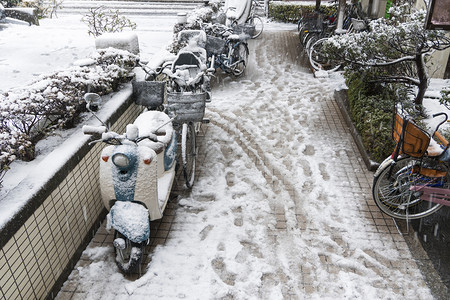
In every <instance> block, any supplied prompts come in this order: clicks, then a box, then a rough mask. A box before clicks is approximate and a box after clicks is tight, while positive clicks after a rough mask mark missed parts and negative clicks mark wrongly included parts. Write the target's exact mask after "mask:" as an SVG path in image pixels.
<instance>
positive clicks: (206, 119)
mask: <svg viewBox="0 0 450 300" xmlns="http://www.w3.org/2000/svg"><path fill="white" fill-rule="evenodd" d="M209 122H210V120H209V119H208V118H204V119H203V120H202V124H209Z"/></svg>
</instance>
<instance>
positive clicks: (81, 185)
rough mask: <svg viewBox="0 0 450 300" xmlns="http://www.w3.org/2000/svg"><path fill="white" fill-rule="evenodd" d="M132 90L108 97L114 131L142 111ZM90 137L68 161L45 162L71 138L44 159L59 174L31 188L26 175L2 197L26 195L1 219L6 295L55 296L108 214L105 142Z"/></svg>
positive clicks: (0, 291)
mask: <svg viewBox="0 0 450 300" xmlns="http://www.w3.org/2000/svg"><path fill="white" fill-rule="evenodd" d="M131 94H132V89H131V85H130V84H127V86H126V87H125V88H124V89H123V90H121V91H120V92H119V93H118V94H117V95H116V101H114V97H113V98H112V99H111V100H109V101H108V104H107V106H109V107H108V111H109V113H104V114H101V115H102V116H104V118H103V117H102V118H103V119H104V120H105V121H106V123H107V124H113V125H112V126H111V127H112V130H113V131H116V132H124V131H125V127H126V125H127V124H129V123H130V122H133V120H134V119H135V118H136V117H137V116H138V115H139V113H140V112H141V111H142V108H141V107H140V106H138V105H135V104H134V103H133V100H132V99H131ZM117 99H119V100H118V101H117ZM110 102H111V105H116V108H115V109H111V107H110ZM104 111H106V109H105V110H104ZM77 134H78V137H77V141H80V136H79V135H80V133H77ZM83 138H84V140H83ZM90 139H91V138H90V137H88V136H83V137H82V138H81V140H82V145H81V146H79V147H78V146H77V145H75V147H72V148H75V149H74V151H73V153H68V154H67V162H66V163H64V164H63V165H62V166H58V167H57V168H56V169H55V170H47V169H46V168H51V167H52V164H51V163H49V164H48V165H45V163H44V162H45V161H48V162H51V161H52V155H55V158H54V160H59V159H60V157H61V153H64V154H65V153H67V149H70V148H71V147H70V142H71V141H70V139H69V140H67V141H66V142H65V143H64V144H62V145H61V146H60V147H63V148H64V150H62V151H61V150H60V151H59V153H58V149H56V150H55V151H53V152H52V153H50V154H49V156H48V157H46V159H45V160H44V161H43V162H42V163H44V165H43V164H42V163H41V164H40V165H39V168H41V170H42V173H45V174H48V173H50V174H54V175H53V176H52V177H51V178H48V180H43V183H42V184H41V185H40V186H37V187H32V188H31V189H30V185H32V184H31V180H27V179H25V180H24V181H22V183H21V184H20V185H19V186H18V187H17V188H15V189H14V190H12V191H11V192H10V193H9V194H8V195H7V196H6V198H5V199H2V201H16V200H17V199H19V198H23V197H26V200H25V201H23V203H24V204H23V206H22V207H20V208H19V210H18V212H17V213H16V214H15V215H14V216H13V217H12V218H11V219H10V220H8V221H7V222H6V223H5V224H0V299H46V298H47V299H52V298H54V297H55V296H56V294H57V292H58V291H59V289H60V287H61V286H62V284H63V283H64V281H65V280H66V279H67V277H68V275H69V274H70V271H71V270H72V269H73V267H74V266H75V264H76V262H77V261H78V259H79V257H80V256H81V252H82V251H83V250H84V249H85V247H86V246H87V244H88V243H89V241H90V240H91V239H92V237H93V235H94V234H95V232H96V230H97V229H98V227H99V226H100V223H101V220H103V219H104V217H105V215H106V210H105V209H104V207H103V203H102V201H101V198H100V189H99V180H98V165H99V163H98V161H99V157H100V151H101V149H102V148H103V147H104V145H102V144H101V143H97V144H94V145H91V146H90V145H88V142H89V141H90ZM68 146H69V147H68ZM69 152H70V151H69ZM34 173H36V172H34ZM38 174H39V173H38ZM24 190H30V193H29V195H25V196H24Z"/></svg>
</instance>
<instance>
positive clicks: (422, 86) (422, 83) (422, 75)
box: [414, 54, 429, 106]
mask: <svg viewBox="0 0 450 300" xmlns="http://www.w3.org/2000/svg"><path fill="white" fill-rule="evenodd" d="M416 67H417V77H418V79H419V85H418V88H419V90H418V91H417V95H416V99H415V100H414V104H415V105H416V106H421V105H422V104H423V97H424V96H425V92H426V91H427V88H428V80H429V77H428V73H427V69H426V66H425V60H424V55H423V54H417V55H416Z"/></svg>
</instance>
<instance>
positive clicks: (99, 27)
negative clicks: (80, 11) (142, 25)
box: [82, 6, 136, 36]
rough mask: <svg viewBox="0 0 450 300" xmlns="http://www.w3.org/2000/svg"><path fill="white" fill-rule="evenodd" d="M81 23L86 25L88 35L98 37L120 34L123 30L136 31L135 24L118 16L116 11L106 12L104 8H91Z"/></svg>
mask: <svg viewBox="0 0 450 300" xmlns="http://www.w3.org/2000/svg"><path fill="white" fill-rule="evenodd" d="M82 21H83V22H84V23H86V24H87V25H88V28H89V29H88V33H89V35H91V34H92V35H93V36H99V35H102V34H103V33H105V32H121V31H123V30H124V29H125V28H130V29H136V23H134V22H132V21H131V20H130V19H128V18H126V17H124V16H120V12H119V11H118V10H115V11H114V10H110V9H109V10H107V9H106V8H105V7H104V6H99V7H92V8H90V9H89V13H88V14H86V15H85V16H84V17H83V18H82Z"/></svg>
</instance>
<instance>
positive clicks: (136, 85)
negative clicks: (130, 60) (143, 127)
mask: <svg viewBox="0 0 450 300" xmlns="http://www.w3.org/2000/svg"><path fill="white" fill-rule="evenodd" d="M131 84H132V86H133V99H134V102H135V103H136V104H139V105H142V106H145V107H147V108H148V109H156V108H157V107H158V106H160V105H161V104H163V102H164V92H165V90H166V83H165V82H164V81H132V82H131Z"/></svg>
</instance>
